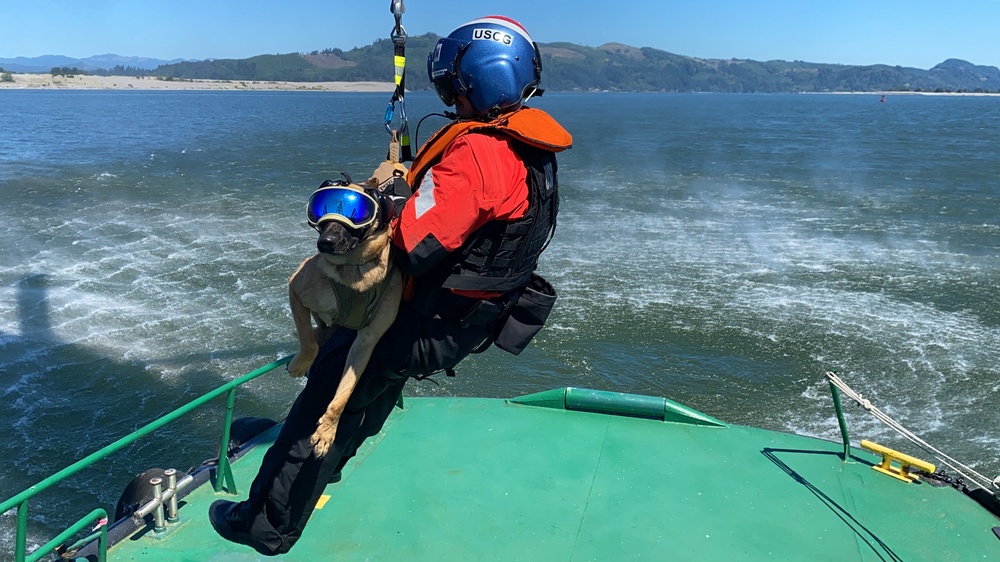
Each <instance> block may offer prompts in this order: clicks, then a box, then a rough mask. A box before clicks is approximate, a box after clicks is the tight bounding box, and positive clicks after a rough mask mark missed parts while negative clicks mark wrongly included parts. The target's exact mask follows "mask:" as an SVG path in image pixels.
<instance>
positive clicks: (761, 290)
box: [0, 91, 1000, 557]
mask: <svg viewBox="0 0 1000 562" xmlns="http://www.w3.org/2000/svg"><path fill="white" fill-rule="evenodd" d="M387 101H388V100H387V95H384V94H331V93H306V92H288V93H275V92H255V93H250V92H71V91H65V92H35V91H0V225H2V227H0V248H2V252H0V401H2V404H3V405H4V406H5V407H4V408H2V409H0V427H2V428H7V432H8V433H7V437H6V438H5V439H3V440H2V441H0V459H2V460H0V462H2V472H0V496H2V497H3V498H7V497H10V496H12V495H13V494H14V493H16V492H18V491H20V490H21V489H23V488H26V487H28V486H30V485H32V484H34V483H36V482H37V481H39V480H41V479H42V478H43V477H44V476H46V475H48V474H50V473H53V472H55V471H57V470H58V469H61V468H63V467H65V466H67V465H69V464H70V463H72V462H73V461H75V460H76V459H79V458H81V457H83V456H85V455H86V454H88V453H90V452H93V451H94V450H96V449H98V448H100V447H101V446H103V445H105V444H107V443H109V442H111V441H112V440H114V439H115V438H116V437H118V436H120V435H122V434H124V433H127V432H129V431H131V430H133V429H135V428H138V427H140V426H142V425H143V424H145V423H148V422H149V421H151V420H153V419H155V418H156V417H158V416H160V415H162V414H164V413H166V412H168V411H170V410H172V409H173V408H176V407H178V406H179V405H181V404H183V403H184V402H186V401H188V400H190V399H191V398H193V397H195V396H197V395H200V394H202V393H204V392H207V391H208V390H210V389H212V388H214V387H216V386H217V385H219V384H220V383H222V382H224V381H228V380H231V379H233V378H235V377H237V376H239V375H241V374H243V373H246V372H248V371H250V370H253V369H254V368H256V367H258V366H260V365H263V364H265V363H268V362H270V361H272V360H274V359H277V358H280V357H283V356H285V355H288V354H290V353H293V352H294V350H295V342H294V335H293V332H294V329H293V325H292V321H291V317H290V315H289V312H288V305H287V293H286V290H285V282H286V280H287V278H288V276H289V275H290V274H291V273H292V271H294V268H295V266H296V265H297V264H298V262H299V261H300V260H301V259H302V258H304V257H305V256H307V255H309V254H310V253H311V252H313V251H314V247H315V241H314V233H313V231H312V230H311V229H309V228H308V226H306V224H305V217H304V203H305V201H306V199H307V197H308V195H309V194H310V193H311V191H312V190H313V189H314V188H315V187H316V186H317V185H318V184H319V183H320V182H321V181H322V180H323V179H326V178H331V177H335V176H337V175H338V173H339V172H340V171H347V172H348V173H350V174H352V175H354V176H355V178H357V179H363V178H364V177H366V174H367V173H368V172H370V171H371V169H373V168H374V166H375V164H376V163H377V160H379V159H380V158H381V157H382V155H384V154H385V146H386V142H387V136H386V134H385V132H384V130H383V129H382V126H381V123H380V120H381V117H382V115H383V113H384V110H385V104H386V102H387ZM407 103H408V108H407V109H408V110H409V113H410V115H415V116H419V115H424V114H426V113H428V112H430V111H436V110H438V109H439V103H438V102H437V101H436V99H435V98H434V97H433V96H431V95H429V94H421V93H416V94H413V95H411V96H408V98H407ZM537 105H538V106H539V107H541V108H543V109H546V110H547V111H549V112H550V113H552V114H553V115H554V116H555V117H557V118H558V119H559V120H560V121H561V122H563V123H564V124H565V125H566V127H567V128H568V129H569V130H570V131H571V132H572V133H573V134H574V144H575V146H574V148H573V149H572V150H571V151H569V152H568V153H565V154H564V155H562V156H561V157H560V171H561V173H560V178H561V185H562V196H563V204H562V212H561V214H560V217H559V226H558V230H557V234H556V237H555V240H554V242H553V243H552V245H551V246H550V249H549V251H548V252H547V254H546V255H545V257H544V259H543V263H542V266H541V267H542V273H543V274H544V275H545V276H546V277H547V278H548V279H549V280H550V281H551V282H553V284H554V285H555V286H556V287H557V289H558V290H559V294H560V299H559V302H558V303H557V306H556V310H555V311H554V312H553V316H552V318H551V320H550V325H549V326H548V327H547V328H546V329H545V330H544V331H543V332H542V333H541V334H540V335H539V337H538V338H536V340H535V341H534V343H533V344H532V346H531V347H530V348H529V349H528V350H527V351H526V352H525V353H524V354H523V355H521V356H520V357H516V358H515V357H513V356H510V355H506V354H503V353H502V352H500V351H499V350H492V351H491V352H489V353H486V354H484V355H482V356H477V357H474V358H471V359H470V360H468V361H466V362H465V363H463V364H462V365H461V366H460V368H459V370H458V376H457V377H456V378H454V379H446V378H444V377H442V378H441V380H439V385H434V384H432V383H427V382H424V383H416V384H411V385H409V386H408V387H407V392H408V393H409V394H411V395H480V396H494V397H508V396H514V395H519V394H523V393H527V392H533V391H538V390H543V389H548V388H554V387H561V386H568V385H573V386H583V387H591V388H599V389H606V390H614V391H622V392H635V393H643V394H655V395H662V396H667V397H670V398H672V399H674V400H677V401H680V402H683V403H685V404H688V405H690V406H691V407H694V408H696V409H699V410H701V411H704V412H706V413H708V414H711V415H713V416H716V417H719V418H721V419H724V420H727V421H729V422H733V423H739V424H748V425H757V426H762V427H766V428H771V429H777V430H785V431H795V432H799V433H805V434H809V435H816V436H820V437H824V438H828V439H833V440H836V439H839V434H838V432H837V429H836V421H835V418H834V414H833V409H832V406H831V401H830V399H829V396H828V390H827V385H826V383H825V379H824V378H823V376H822V375H823V373H824V372H825V371H826V370H831V369H832V370H837V371H838V372H839V373H840V374H841V376H842V377H843V378H844V379H845V380H847V381H848V382H849V383H850V384H852V386H854V387H855V388H856V389H858V390H859V391H861V392H862V393H864V394H865V395H866V396H868V397H870V398H871V399H872V400H873V401H875V403H876V405H878V406H879V407H881V408H882V409H883V410H884V411H886V412H887V413H888V414H890V415H891V416H893V417H895V418H896V419H897V420H899V421H900V422H902V423H903V424H904V425H906V426H907V427H908V428H910V429H911V430H913V431H915V432H916V433H918V434H920V435H922V436H923V437H924V438H925V439H927V440H928V441H929V442H931V443H933V444H935V445H936V446H938V447H939V448H941V449H943V450H945V451H946V452H948V453H949V454H951V455H952V456H954V457H956V458H958V459H960V460H962V461H964V462H967V463H968V464H970V465H972V466H973V467H975V468H976V469H977V470H979V471H981V472H983V473H985V474H987V475H989V476H991V477H992V476H994V475H996V474H1000V431H998V428H1000V409H998V408H997V407H996V404H997V396H998V393H1000V382H998V381H1000V296H998V293H997V290H996V287H997V286H998V284H1000V258H998V257H997V256H998V250H1000V226H998V224H997V209H998V208H1000V154H998V152H997V148H996V147H997V146H1000V99H997V98H985V97H922V96H889V99H888V101H887V103H879V100H878V96H875V95H856V96H855V95H765V96H754V95H658V94H550V95H547V96H546V97H545V98H543V99H541V100H539V101H538V102H537ZM415 122H416V119H414V120H413V123H412V124H411V125H415ZM442 123H443V120H442V119H440V118H433V117H432V118H430V119H428V120H427V121H426V122H425V123H424V124H423V125H422V127H421V129H420V131H419V138H420V139H426V138H427V136H429V135H430V133H431V132H433V130H434V129H435V128H436V127H438V126H440V125H441V124H442ZM244 388H245V390H243V391H241V393H240V397H239V401H238V405H237V415H263V416H269V417H272V418H276V419H277V418H281V417H282V416H283V414H284V412H285V410H286V409H287V407H288V405H289V404H290V402H291V400H292V398H293V397H294V396H295V394H296V392H297V391H298V390H299V389H300V388H301V387H300V383H299V382H297V381H293V380H290V379H288V378H287V377H286V376H284V374H283V373H275V374H273V375H271V376H265V377H262V378H261V379H258V380H257V381H255V382H254V383H251V384H250V385H249V386H248V387H244ZM220 411H221V404H218V405H213V406H211V407H208V408H204V409H202V410H199V411H198V413H197V415H195V416H193V417H190V418H187V419H185V420H184V421H183V422H182V423H181V424H179V425H177V426H176V427H171V428H168V429H165V430H161V431H160V432H157V433H156V434H154V436H153V439H152V440H151V441H149V442H147V443H145V444H143V445H137V446H134V447H132V448H129V449H128V450H126V451H123V452H122V453H119V454H117V455H115V456H113V457H112V458H111V459H109V460H108V461H106V462H104V463H101V464H99V465H98V466H96V467H95V468H94V469H93V470H92V471H89V472H88V473H86V474H83V475H81V476H79V477H78V478H76V479H75V480H74V481H73V482H70V483H67V484H66V485H64V486H62V487H60V488H59V489H58V490H55V491H53V492H51V493H47V494H45V495H43V496H42V497H41V498H40V499H38V500H36V501H35V502H34V503H33V504H32V512H31V513H32V531H31V535H30V536H29V541H30V542H31V543H32V544H36V545H37V544H41V543H44V542H45V541H47V540H48V539H49V538H50V537H51V536H53V535H54V534H55V532H57V531H59V530H61V529H62V528H65V526H66V524H67V523H68V522H71V521H75V520H76V519H77V518H78V517H80V516H82V515H83V514H84V513H86V512H88V511H89V510H90V509H91V508H92V507H93V506H94V505H95V504H96V505H104V506H106V507H109V508H112V509H113V507H114V504H115V502H116V501H117V498H118V494H119V493H120V491H121V488H122V487H124V485H125V484H126V483H127V482H128V481H129V480H130V479H131V478H132V476H133V475H135V474H136V473H138V472H140V471H142V470H144V469H146V468H149V467H153V466H161V467H167V466H175V467H178V468H181V469H186V468H188V467H190V466H194V465H197V464H198V463H200V462H201V461H202V460H203V459H205V458H208V457H211V456H213V455H214V454H215V448H216V447H217V442H216V439H217V434H218V433H217V432H218V429H219V427H218V420H219V415H220ZM848 421H849V424H850V426H851V429H852V433H853V436H854V437H855V439H857V438H861V437H864V438H870V439H874V440H879V441H883V442H885V443H886V444H889V445H895V446H900V447H904V448H905V446H904V445H903V444H902V443H900V442H899V441H898V439H896V438H894V436H893V435H892V434H891V432H890V431H888V430H887V429H885V428H884V427H882V426H881V425H879V424H878V423H877V422H875V421H873V420H872V419H871V418H870V417H868V415H867V414H865V413H863V412H862V411H860V410H859V409H857V408H853V407H848ZM181 435H183V436H184V437H185V439H184V440H183V441H180V440H179V436H181ZM906 450H908V451H910V452H913V453H917V451H915V450H913V449H906ZM108 479H110V481H111V482H113V483H114V484H113V485H112V486H108V485H106V484H105V482H106V481H107V480H108ZM13 525H14V518H13V512H11V513H8V514H7V515H5V516H4V517H3V518H2V520H0V539H2V541H3V542H4V543H7V544H9V543H10V542H11V537H12V536H13ZM8 548H9V547H8V546H3V547H0V552H4V553H7V554H4V555H3V556H0V557H7V556H8V555H9V550H7V549H8Z"/></svg>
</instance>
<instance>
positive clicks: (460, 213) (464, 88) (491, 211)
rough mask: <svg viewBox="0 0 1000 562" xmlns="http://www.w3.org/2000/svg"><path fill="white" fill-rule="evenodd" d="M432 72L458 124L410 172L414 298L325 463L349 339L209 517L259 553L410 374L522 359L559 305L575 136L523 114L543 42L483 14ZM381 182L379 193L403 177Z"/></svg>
mask: <svg viewBox="0 0 1000 562" xmlns="http://www.w3.org/2000/svg"><path fill="white" fill-rule="evenodd" d="M427 72H428V76H429V78H430V80H431V82H432V83H433V85H434V89H435V90H436V91H437V93H438V95H439V96H440V97H441V100H442V101H443V102H444V103H445V104H446V105H448V106H454V107H455V111H456V113H457V115H455V116H454V117H455V119H454V120H453V121H452V122H451V123H449V124H448V125H446V126H445V127H444V128H442V129H441V130H439V131H437V132H436V133H435V134H434V135H433V136H432V137H431V138H430V139H429V140H428V141H427V142H426V143H425V144H424V145H423V146H422V147H421V148H420V150H419V151H418V152H417V155H416V158H415V159H414V161H413V163H412V165H411V166H410V169H409V171H408V174H407V180H408V181H409V183H410V185H412V186H414V187H415V190H414V193H413V195H412V197H410V198H409V199H407V200H406V201H405V204H404V205H403V208H402V212H401V214H400V216H399V217H398V219H397V221H396V222H395V224H394V230H393V244H394V248H393V255H394V259H395V260H396V263H397V264H398V265H399V266H400V267H401V268H402V269H403V271H404V272H406V273H407V274H409V275H410V276H411V280H410V281H411V283H410V288H411V291H410V293H411V297H410V298H409V299H407V298H404V300H403V302H402V303H401V304H400V308H399V313H398V315H397V317H396V320H395V322H394V323H393V325H392V327H391V328H389V331H388V332H387V333H386V334H385V335H384V336H383V337H382V339H381V340H380V341H379V343H378V345H377V347H376V348H375V351H374V353H373V354H372V359H371V361H370V363H369V365H368V367H367V369H366V370H365V372H364V374H363V375H362V376H361V379H360V381H359V382H358V386H357V387H356V389H355V391H354V394H353V395H352V396H351V399H350V401H349V402H348V405H347V408H346V410H345V412H344V415H343V416H342V418H341V420H340V425H339V427H338V430H337V435H336V438H335V440H334V442H333V445H332V447H331V448H330V451H329V452H328V453H327V454H326V456H324V457H323V458H317V457H316V456H315V455H314V454H313V452H312V448H311V444H310V442H309V438H310V436H311V435H312V433H313V431H314V430H315V428H316V422H317V420H319V418H320V416H321V415H322V414H323V412H324V411H325V409H326V405H327V404H328V403H329V401H330V398H331V397H332V396H333V393H334V392H335V390H336V388H337V384H338V382H339V377H340V374H341V373H342V372H343V367H344V361H345V356H346V353H347V350H348V348H349V347H350V344H351V341H352V340H353V337H354V332H353V331H352V330H344V329H340V330H338V331H337V332H336V333H335V334H334V335H333V336H332V337H331V338H330V339H329V341H328V342H327V343H326V344H324V345H323V347H322V348H321V350H320V352H319V355H318V356H317V358H316V359H315V361H314V362H313V365H312V368H311V369H310V371H309V378H308V382H307V384H306V386H305V388H304V389H303V390H302V392H301V393H300V394H299V397H298V398H297V399H296V401H295V403H294V404H293V405H292V408H291V410H290V411H289V413H288V416H287V418H286V419H285V422H284V424H283V426H282V429H281V432H280V434H279V435H278V437H277V439H276V440H275V442H274V444H272V446H271V448H270V449H269V450H268V452H267V454H266V455H265V457H264V461H263V463H262V465H261V468H260V471H259V473H258V475H257V478H256V479H255V480H254V482H253V485H252V487H251V490H250V494H249V498H248V499H247V500H246V501H243V502H240V503H234V502H228V501H224V500H219V501H217V502H215V503H214V504H212V507H211V508H210V509H209V517H210V520H211V522H212V525H213V527H214V528H215V529H216V531H217V532H218V533H219V534H220V535H222V536H223V537H224V538H226V539H228V540H231V541H234V542H238V543H241V544H245V545H248V546H251V547H253V548H254V549H256V550H257V551H258V552H260V553H262V554H266V555H276V554H281V553H284V552H288V550H289V549H291V548H292V546H293V545H294V544H295V542H296V541H297V540H298V539H299V537H300V536H301V534H302V531H303V529H304V528H305V525H306V522H307V521H308V520H309V517H310V515H311V514H312V511H313V508H314V506H315V505H316V502H317V501H318V500H319V497H320V495H321V494H322V493H323V491H324V489H325V488H326V486H327V484H328V483H329V482H330V481H331V479H333V480H336V479H337V476H338V475H339V474H340V470H341V469H342V468H343V466H344V464H345V463H346V462H347V461H348V460H349V459H350V458H351V457H352V456H354V454H355V453H356V451H357V450H358V447H360V446H361V445H362V443H363V442H364V441H365V439H367V438H369V437H371V436H373V435H375V434H377V433H378V432H379V431H381V429H382V425H383V423H384V422H385V420H386V418H387V417H388V416H389V413H390V412H391V411H392V407H393V405H394V404H395V403H396V402H397V400H398V399H399V396H400V393H401V392H402V389H403V385H404V384H405V383H406V381H407V380H408V379H409V378H410V377H415V378H422V377H426V376H428V375H431V374H433V373H437V372H441V371H445V372H448V373H449V374H452V373H453V372H454V371H453V370H454V368H455V366H457V365H458V363H459V362H460V361H461V360H463V359H464V358H465V357H467V356H468V355H469V354H472V353H479V352H482V351H485V350H486V349H487V348H489V347H490V346H491V345H493V344H495V345H496V346H497V347H499V348H501V349H503V350H505V351H508V352H510V353H514V354H518V353H520V352H521V351H522V350H523V349H524V348H525V346H527V345H528V342H529V341H531V339H532V338H533V337H534V335H535V334H536V333H537V332H538V330H540V329H541V327H542V325H543V324H544V322H545V320H546V317H547V316H548V314H549V311H550V310H551V308H552V306H553V304H554V302H555V298H556V295H555V290H554V289H553V288H552V286H551V285H549V284H548V283H547V282H546V281H545V280H544V279H542V278H541V277H540V276H538V275H537V274H536V273H535V269H536V267H537V265H538V259H539V256H540V255H541V253H542V251H543V250H544V249H545V247H546V246H547V245H548V242H549V240H550V239H551V237H552V234H553V232H554V230H555V226H556V214H557V213H558V210H559V199H558V182H557V179H556V158H555V154H556V153H557V152H560V151H563V150H565V149H567V148H569V147H570V146H571V144H572V138H571V136H570V134H569V133H568V132H566V130H565V129H563V127H562V126H560V125H559V124H558V123H557V122H556V121H555V120H554V119H553V118H552V117H550V116H549V115H548V114H547V113H545V112H543V111H541V110H538V109H533V108H529V107H526V106H525V105H524V103H525V102H526V101H527V100H528V99H530V98H531V97H533V96H538V95H539V94H540V93H541V90H540V89H539V88H538V85H539V82H540V80H541V76H542V74H541V73H542V58H541V53H540V52H539V50H538V46H537V45H536V44H535V43H534V41H532V39H531V37H530V36H529V35H528V32H527V31H526V30H525V29H524V27H523V26H521V25H520V24H519V23H517V22H516V21H514V20H512V19H510V18H507V17H503V16H489V17H484V18H481V19H477V20H474V21H471V22H469V23H466V24H464V25H462V26H459V27H458V28H457V29H455V30H454V31H452V32H451V33H450V34H449V35H448V36H447V37H445V38H442V39H441V40H439V41H438V43H437V44H436V45H435V47H434V49H433V51H432V52H431V53H430V55H429V56H428V59H427ZM380 169H383V168H382V167H380ZM385 169H387V170H392V169H393V167H392V166H388V167H385ZM397 169H398V168H397ZM378 176H379V173H378V172H376V178H374V180H375V181H376V182H377V183H380V184H383V185H388V184H389V183H391V182H398V180H399V177H398V173H397V174H396V176H395V177H391V176H387V177H378ZM404 191H405V190H404ZM396 192H397V193H398V190H396ZM427 429H428V431H433V428H427ZM334 501H335V497H334Z"/></svg>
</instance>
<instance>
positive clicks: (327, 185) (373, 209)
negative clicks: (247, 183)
mask: <svg viewBox="0 0 1000 562" xmlns="http://www.w3.org/2000/svg"><path fill="white" fill-rule="evenodd" d="M345 177H347V176H346V175H345ZM347 180H348V181H343V180H336V181H333V182H331V181H326V182H323V184H322V185H321V186H320V189H318V190H317V191H316V192H314V193H313V195H312V197H310V199H309V204H308V205H307V207H306V215H307V217H308V219H309V224H310V225H311V226H312V227H313V228H315V229H316V230H317V231H318V232H319V240H318V241H317V243H316V247H317V249H318V250H319V253H317V254H316V255H314V256H312V257H309V258H306V259H305V261H303V262H302V264H301V265H299V268H298V269H297V270H296V271H295V273H294V274H293V275H292V277H291V278H290V279H289V280H288V301H289V304H290V306H291V309H292V318H293V319H294V321H295V331H296V333H297V334H298V339H299V352H298V353H297V354H296V355H295V357H294V358H293V359H292V361H291V362H290V363H289V364H288V372H289V373H290V374H291V375H292V376H293V377H301V376H302V375H304V374H305V373H306V372H307V371H308V370H309V367H310V366H311V365H312V363H313V361H314V360H315V359H316V355H317V353H318V352H319V346H320V345H322V343H323V342H324V341H325V340H326V338H327V336H328V335H329V334H330V333H332V331H333V330H332V329H333V328H335V327H337V326H343V327H347V328H352V329H356V330H357V331H358V335H357V338H356V339H355V340H354V343H353V344H351V348H350V350H349V351H348V353H347V362H346V363H345V365H344V373H343V377H342V378H341V380H340V383H339V384H338V386H337V390H336V393H335V394H334V397H333V400H332V401H331V402H330V404H329V406H327V409H326V412H325V413H324V414H323V415H322V417H320V419H319V421H318V422H317V424H316V425H317V427H316V431H315V433H313V434H312V436H311V438H310V442H311V443H312V446H313V452H314V453H315V455H316V456H317V457H319V458H322V457H324V456H326V454H327V452H328V451H329V450H330V446H331V444H332V443H333V439H334V437H335V436H336V434H337V424H338V423H339V422H340V416H341V415H342V414H343V413H344V408H345V407H346V406H347V401H348V399H349V398H350V397H351V393H352V392H354V388H355V386H356V385H357V383H358V378H359V377H360V376H361V374H362V373H363V372H364V370H365V367H366V366H367V365H368V362H369V360H370V359H371V355H372V351H373V350H374V348H375V344H376V343H378V341H379V339H380V338H381V337H382V336H383V334H385V332H386V330H388V329H389V326H390V325H392V323H393V321H394V320H395V319H396V313H397V311H398V309H399V301H400V298H401V297H402V293H403V281H402V276H401V274H400V272H399V269H398V268H396V267H394V266H393V263H392V260H391V258H390V249H391V241H390V240H391V234H392V232H391V227H390V225H389V220H390V219H391V218H392V216H393V214H394V208H393V207H394V205H393V203H392V199H391V198H389V197H387V196H384V195H383V194H381V193H380V192H379V191H377V190H376V189H365V188H363V187H361V186H358V185H355V184H352V183H350V178H347ZM366 185H367V184H366ZM313 320H315V321H316V327H315V328H314V327H313ZM315 376H324V375H323V374H319V373H317V374H316V375H315Z"/></svg>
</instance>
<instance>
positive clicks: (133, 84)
mask: <svg viewBox="0 0 1000 562" xmlns="http://www.w3.org/2000/svg"><path fill="white" fill-rule="evenodd" d="M12 77H13V78H14V81H13V82H0V89H21V90H32V89H35V90H280V91H310V92H391V91H393V89H395V87H396V86H395V84H393V83H392V82H280V81H254V80H161V79H158V78H152V77H144V78H136V77H131V76H84V75H77V76H74V77H72V78H69V77H66V76H52V75H49V74H12Z"/></svg>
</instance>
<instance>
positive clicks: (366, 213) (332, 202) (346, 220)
mask: <svg viewBox="0 0 1000 562" xmlns="http://www.w3.org/2000/svg"><path fill="white" fill-rule="evenodd" d="M376 216H378V203H376V202H375V198H374V197H372V196H371V195H369V194H367V193H365V192H364V191H361V190H359V189H355V188H351V187H347V186H339V185H338V186H330V187H321V188H319V189H317V190H316V191H315V192H313V194H312V196H310V197H309V203H307V204H306V218H307V219H308V221H309V226H311V227H313V228H318V227H319V225H320V224H321V223H324V222H326V221H330V220H335V221H337V222H340V223H342V224H344V225H345V226H349V227H351V228H357V229H361V228H365V227H366V226H369V225H371V224H372V223H373V222H375V217H376Z"/></svg>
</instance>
